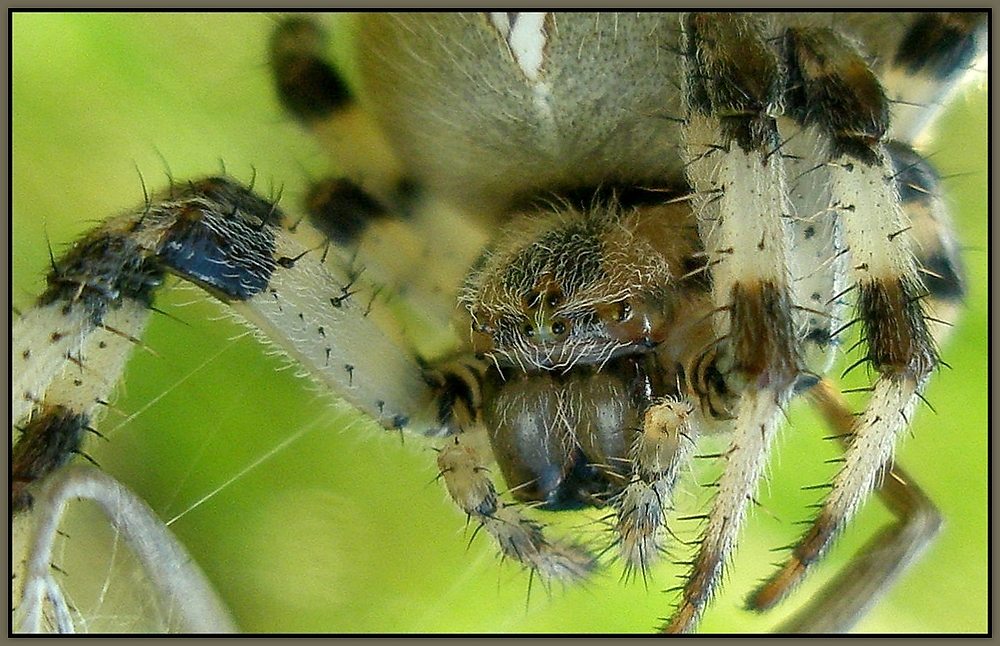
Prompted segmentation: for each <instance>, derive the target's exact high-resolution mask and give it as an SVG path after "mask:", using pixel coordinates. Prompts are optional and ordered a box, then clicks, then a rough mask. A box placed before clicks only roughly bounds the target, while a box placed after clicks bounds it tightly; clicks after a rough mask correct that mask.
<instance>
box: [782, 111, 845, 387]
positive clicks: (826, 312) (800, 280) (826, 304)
mask: <svg viewBox="0 0 1000 646" xmlns="http://www.w3.org/2000/svg"><path fill="white" fill-rule="evenodd" d="M779 125H780V127H781V135H782V140H783V141H784V142H785V143H784V145H783V146H782V148H781V150H782V153H784V155H785V160H784V164H785V172H786V173H787V176H788V180H787V183H788V195H789V200H790V201H791V204H792V208H793V213H794V218H793V219H792V221H791V223H790V224H791V230H792V241H793V243H792V244H793V247H794V249H795V253H792V254H790V257H789V261H790V267H791V273H792V284H791V288H792V294H793V301H794V302H795V303H796V304H798V305H799V306H801V308H802V309H797V310H795V311H794V316H795V322H796V328H797V329H798V335H797V336H798V337H799V338H803V339H805V345H804V359H805V365H806V366H807V368H808V369H809V370H811V371H812V372H814V373H816V374H819V375H822V374H825V373H826V372H827V371H828V370H829V369H830V367H831V365H832V364H833V361H834V359H835V358H836V355H835V353H834V351H833V350H834V348H835V347H836V345H837V339H835V338H833V339H831V338H830V335H831V334H833V333H834V332H836V331H837V329H838V328H839V327H840V326H841V325H842V323H843V319H844V312H845V310H846V308H847V307H848V305H849V302H848V298H847V296H846V295H845V294H843V292H844V290H845V289H846V288H847V285H848V283H847V275H848V271H847V263H848V255H847V253H844V251H845V249H844V233H843V225H842V224H841V222H840V213H839V212H838V211H837V209H835V208H832V206H831V197H830V181H831V176H830V172H831V169H830V166H829V165H828V164H826V163H825V162H826V159H827V155H826V150H825V147H824V145H823V143H822V141H821V140H820V138H819V137H818V135H817V134H816V133H815V132H814V131H812V130H811V129H803V128H801V126H799V125H798V124H796V123H794V122H792V121H791V120H788V119H781V120H779ZM824 338H825V339H826V341H824Z"/></svg>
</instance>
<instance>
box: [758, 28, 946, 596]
mask: <svg viewBox="0 0 1000 646" xmlns="http://www.w3.org/2000/svg"><path fill="white" fill-rule="evenodd" d="M787 47H788V53H789V54H788V55H789V60H790V62H789V69H790V74H791V75H792V77H793V79H794V81H795V82H794V83H793V84H792V86H791V87H792V88H793V89H792V90H791V91H790V101H789V104H790V110H789V113H790V115H791V116H792V117H793V118H796V119H798V120H799V121H800V122H801V123H803V124H804V125H805V126H806V128H807V130H812V134H811V135H810V134H807V135H806V136H811V137H813V138H817V139H818V141H820V142H823V145H824V148H825V151H826V154H827V155H828V157H829V159H830V162H829V168H830V173H831V194H832V199H833V202H834V206H835V207H836V208H838V209H839V211H840V213H841V221H842V223H843V227H844V238H845V242H846V245H847V247H848V248H849V249H850V258H851V267H850V279H851V281H852V282H853V284H854V289H855V291H856V301H857V310H858V321H859V322H860V324H861V325H862V336H863V339H864V341H865V343H866V344H867V348H868V351H867V355H866V356H865V357H864V359H863V361H867V362H868V363H869V364H870V365H871V366H872V367H873V368H875V369H876V370H877V371H878V373H879V374H878V377H877V378H876V380H875V383H874V385H873V387H872V393H871V397H870V400H869V402H868V405H867V407H866V408H865V410H864V411H863V412H862V413H861V414H860V415H859V416H858V417H857V418H856V419H855V420H854V422H853V424H852V434H851V441H850V445H849V446H848V448H847V452H846V456H845V463H844V466H843V468H842V469H841V471H840V472H839V473H838V474H837V475H836V477H835V478H834V481H833V483H832V488H831V490H830V493H829V495H828V496H827V498H826V500H825V502H824V503H823V505H822V508H821V510H820V512H819V514H818V516H817V517H816V519H815V521H814V524H813V526H812V529H810V530H809V531H808V532H807V533H806V534H805V536H803V537H802V539H801V540H800V542H799V543H798V545H797V546H796V547H795V548H794V549H793V552H792V556H791V557H790V558H789V559H788V560H787V561H786V563H785V564H784V565H783V566H782V567H781V568H780V569H779V570H778V571H777V572H776V573H775V574H774V576H773V577H772V578H771V579H769V580H768V581H767V582H766V583H765V584H764V585H762V586H761V587H760V588H759V589H758V590H757V591H756V592H755V594H754V595H753V596H752V597H751V600H750V605H751V607H754V608H757V609H765V608H768V607H770V606H772V605H774V604H775V603H777V601H778V600H779V599H780V598H782V597H783V596H784V595H785V594H786V593H787V592H788V591H789V590H790V589H791V588H792V587H794V586H795V585H796V584H797V583H798V582H799V581H800V580H801V579H802V577H803V576H804V575H805V573H806V571H807V569H808V567H809V566H810V565H811V564H812V563H814V562H815V561H816V560H817V559H818V558H820V556H821V555H822V554H823V553H824V552H825V550H826V549H827V547H828V546H829V544H830V542H831V541H832V540H833V539H834V537H835V536H837V535H838V534H839V533H840V531H841V530H842V529H843V528H844V527H845V525H846V524H847V522H848V521H849V519H850V518H851V517H853V515H854V514H855V513H856V511H857V510H858V508H859V507H860V505H861V503H862V502H863V501H864V499H865V498H866V497H867V495H868V493H869V492H871V491H872V490H873V489H874V488H875V487H876V486H877V485H878V483H879V481H880V480H881V479H882V477H883V476H884V474H885V473H886V465H888V464H890V463H891V459H892V454H893V449H894V446H895V442H896V438H897V437H898V435H899V434H900V433H901V432H902V431H903V430H905V429H906V427H907V426H908V425H909V420H910V419H911V417H912V415H913V412H914V410H915V408H916V405H917V403H918V402H919V400H920V397H921V390H922V389H923V386H924V384H925V382H926V380H927V378H928V377H929V375H930V372H931V371H932V370H933V368H934V367H935V366H936V365H937V363H938V356H937V350H936V347H935V343H934V340H933V337H932V334H931V329H930V327H929V324H928V321H927V315H926V313H925V305H924V303H923V301H924V300H925V297H926V296H927V295H928V291H927V289H926V287H925V286H924V284H923V283H922V282H921V279H920V276H919V274H918V272H917V265H916V262H915V259H914V254H913V244H914V243H913V241H912V239H911V233H910V218H909V217H908V216H909V214H908V213H907V210H906V209H904V203H903V202H902V201H901V200H900V191H899V190H898V188H897V184H896V181H895V179H894V177H895V172H894V169H893V165H892V158H891V157H890V153H889V151H888V149H887V147H886V145H885V143H884V140H885V133H886V132H887V129H888V114H889V111H888V103H887V100H886V97H885V95H884V93H883V91H882V88H881V86H880V85H879V82H878V80H877V79H876V78H875V76H874V74H873V73H872V72H871V71H870V70H869V68H868V67H867V66H866V64H865V63H864V61H863V60H862V59H861V57H860V56H859V55H858V54H857V53H856V52H855V51H854V50H853V49H852V48H851V47H850V46H849V45H848V44H847V43H845V42H844V41H843V40H841V39H840V38H839V37H838V36H837V35H836V34H835V32H833V31H832V30H829V29H792V30H789V31H788V33H787Z"/></svg>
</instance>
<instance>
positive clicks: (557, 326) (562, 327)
mask: <svg viewBox="0 0 1000 646" xmlns="http://www.w3.org/2000/svg"><path fill="white" fill-rule="evenodd" d="M565 331H566V324H565V323H563V322H562V321H556V322H555V323H553V324H552V334H555V335H556V336H559V335H560V334H562V333H563V332H565Z"/></svg>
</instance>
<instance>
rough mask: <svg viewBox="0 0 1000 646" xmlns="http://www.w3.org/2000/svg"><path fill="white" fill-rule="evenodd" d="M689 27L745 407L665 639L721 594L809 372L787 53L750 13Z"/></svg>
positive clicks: (726, 367) (715, 233)
mask: <svg viewBox="0 0 1000 646" xmlns="http://www.w3.org/2000/svg"><path fill="white" fill-rule="evenodd" d="M683 21H684V23H683V27H684V31H685V39H686V44H685V52H686V55H685V59H686V64H687V66H688V67H687V70H686V74H687V86H686V88H685V92H686V97H685V98H686V101H687V102H688V104H689V106H690V108H689V114H688V119H687V122H686V124H685V135H686V139H687V154H688V158H689V161H688V176H689V181H690V182H691V185H692V187H693V189H694V191H695V203H694V208H695V213H696V215H697V217H698V218H699V220H700V222H699V228H700V233H701V236H702V239H703V241H704V246H705V250H706V251H707V252H708V254H709V257H710V261H711V262H712V264H713V270H712V283H713V293H714V299H715V304H716V311H717V312H718V314H717V315H716V317H715V328H716V333H717V335H718V337H719V339H720V342H721V343H722V344H723V346H722V347H723V348H724V351H723V352H722V353H721V355H720V357H719V358H718V359H717V361H718V362H719V363H718V364H717V366H718V370H719V372H720V373H722V374H724V375H725V376H726V382H727V386H728V389H729V391H730V392H732V393H733V394H734V395H735V398H736V400H737V401H736V404H735V407H734V410H735V413H736V416H735V419H734V420H733V421H732V423H731V425H732V429H733V438H732V443H731V445H730V447H729V449H728V450H727V451H726V452H725V453H724V454H723V456H722V459H723V460H724V461H725V468H724V471H723V473H722V475H721V477H720V479H719V482H718V493H717V495H716V498H715V501H714V502H713V505H712V508H711V510H710V511H709V513H708V515H707V517H706V519H705V520H706V525H705V529H704V532H703V535H702V538H701V542H700V546H699V549H698V554H697V556H696V557H695V559H694V562H693V566H692V568H691V570H690V572H689V574H688V576H687V580H686V583H685V585H684V587H683V590H682V593H681V600H680V603H679V605H678V607H677V608H676V610H675V611H674V613H673V615H672V616H671V617H670V619H669V620H668V621H667V623H666V624H665V625H664V626H663V627H662V630H663V631H664V632H686V631H689V630H691V629H692V628H693V627H694V625H695V624H696V622H697V621H698V618H699V617H700V615H701V613H702V611H703V610H704V608H705V606H706V605H707V603H708V601H709V600H710V598H711V597H712V595H713V594H714V591H715V589H716V587H717V586H718V583H719V581H720V579H721V577H722V573H723V569H724V567H725V564H726V561H727V560H728V559H729V558H730V557H731V555H732V553H733V550H734V549H735V547H736V543H737V538H738V536H739V532H740V529H741V526H742V524H743V520H744V518H745V515H746V506H747V503H748V502H749V501H751V500H752V499H753V497H754V494H755V492H756V489H757V484H758V481H759V480H760V478H761V476H762V475H763V473H764V467H765V465H766V462H767V457H768V453H769V450H770V446H771V443H772V440H773V439H774V436H775V434H776V431H777V428H778V426H779V421H780V418H781V410H782V407H783V406H784V404H785V402H786V401H787V400H788V398H789V397H790V395H791V389H792V385H793V383H794V381H795V379H796V377H797V375H798V374H799V372H800V369H801V365H802V359H801V357H800V356H799V348H798V345H797V338H796V333H795V324H794V316H793V308H792V306H793V300H792V299H793V292H792V290H791V287H790V284H789V283H790V276H789V253H788V247H789V243H790V240H789V237H790V225H789V223H788V222H789V221H790V219H791V218H790V217H789V216H790V214H791V213H790V210H791V206H790V205H789V203H788V202H787V199H786V190H785V177H784V168H783V163H782V162H783V159H782V157H781V155H780V154H777V153H778V147H779V144H780V142H779V139H778V130H777V124H776V120H775V117H774V116H772V115H773V114H775V113H776V112H777V106H778V103H779V99H780V95H781V91H782V87H783V78H782V73H781V68H780V65H779V63H778V60H777V56H776V54H775V53H774V51H773V50H772V49H771V47H770V46H769V45H768V43H767V39H766V38H765V32H764V27H763V26H762V25H758V24H757V23H756V22H754V21H753V20H752V19H751V18H748V17H746V16H740V15H733V14H690V15H688V16H685V17H684V18H683ZM737 52H738V54H737Z"/></svg>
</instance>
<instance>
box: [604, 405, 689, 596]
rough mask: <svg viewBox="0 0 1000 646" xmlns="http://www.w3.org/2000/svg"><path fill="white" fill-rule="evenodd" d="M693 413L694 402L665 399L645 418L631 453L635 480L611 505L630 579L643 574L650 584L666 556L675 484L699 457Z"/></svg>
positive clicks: (647, 411)
mask: <svg viewBox="0 0 1000 646" xmlns="http://www.w3.org/2000/svg"><path fill="white" fill-rule="evenodd" d="M694 410H695V409H694V406H693V405H692V404H691V402H689V401H686V400H675V399H672V398H666V399H663V400H660V401H658V402H657V403H655V404H653V405H652V406H650V407H649V408H648V409H646V412H645V413H644V416H643V423H642V432H641V433H639V434H638V435H637V437H636V439H635V442H634V443H633V445H632V447H631V450H630V455H629V462H630V463H631V464H632V473H631V477H630V479H629V482H628V484H627V485H625V487H624V488H623V489H622V491H621V492H620V493H618V494H617V495H616V496H615V498H614V500H613V501H612V504H613V505H614V507H615V513H616V516H617V522H616V525H615V535H616V536H617V537H618V539H617V542H618V552H619V555H620V556H621V559H622V560H623V561H624V563H625V569H626V576H628V575H629V574H630V573H632V572H634V571H636V570H638V571H639V572H640V573H641V574H642V576H643V579H645V578H646V574H647V572H648V570H649V568H650V566H651V565H652V564H653V563H655V562H656V559H657V558H658V557H659V555H660V554H661V553H662V551H663V543H664V539H665V530H666V527H665V521H666V515H667V512H668V511H669V510H670V500H671V495H672V493H673V490H674V485H676V484H677V479H678V478H679V477H680V474H681V469H682V468H684V467H685V466H687V465H688V463H689V461H690V458H691V455H692V454H693V453H694V447H695V427H694V422H693V419H692V414H693V413H694Z"/></svg>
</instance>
